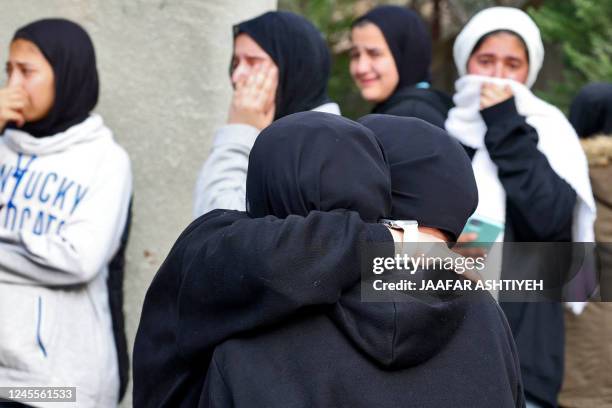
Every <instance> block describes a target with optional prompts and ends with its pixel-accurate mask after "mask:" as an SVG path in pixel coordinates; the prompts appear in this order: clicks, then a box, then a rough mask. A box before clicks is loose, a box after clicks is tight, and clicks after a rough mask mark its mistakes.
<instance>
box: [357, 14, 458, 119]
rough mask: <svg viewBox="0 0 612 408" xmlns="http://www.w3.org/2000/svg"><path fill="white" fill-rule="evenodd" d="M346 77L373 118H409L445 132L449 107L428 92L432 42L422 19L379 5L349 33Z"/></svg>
mask: <svg viewBox="0 0 612 408" xmlns="http://www.w3.org/2000/svg"><path fill="white" fill-rule="evenodd" d="M350 56H351V63H350V72H351V76H352V77H353V80H354V81H355V84H356V85H357V86H358V87H359V89H360V91H361V96H362V97H363V98H364V99H365V100H366V101H369V102H373V103H375V104H376V106H375V107H374V111H373V112H374V113H386V114H390V115H397V116H412V117H417V118H420V119H423V120H425V121H427V122H429V123H431V124H433V125H436V126H438V127H440V128H442V129H443V128H444V121H445V120H446V113H447V112H448V110H449V109H450V108H451V107H452V101H451V99H450V98H449V97H448V96H447V95H446V94H444V93H442V92H440V91H437V90H433V89H431V85H430V74H429V66H430V64H431V38H430V35H429V32H428V29H427V27H426V26H425V23H424V22H423V20H422V19H421V18H420V17H419V16H418V15H417V14H416V13H415V12H413V11H411V10H409V9H407V8H405V7H399V6H379V7H376V8H374V9H372V10H371V11H370V12H368V13H366V14H364V15H363V16H361V17H359V18H358V19H357V20H355V22H354V23H353V25H352V29H351V51H350Z"/></svg>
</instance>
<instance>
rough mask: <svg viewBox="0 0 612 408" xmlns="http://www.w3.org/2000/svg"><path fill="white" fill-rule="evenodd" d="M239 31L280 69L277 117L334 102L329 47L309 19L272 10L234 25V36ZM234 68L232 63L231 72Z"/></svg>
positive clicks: (275, 117) (276, 106) (277, 91)
mask: <svg viewBox="0 0 612 408" xmlns="http://www.w3.org/2000/svg"><path fill="white" fill-rule="evenodd" d="M240 34H246V35H248V36H250V37H251V38H252V39H253V40H255V42H256V43H257V44H258V45H259V46H260V47H261V48H263V50H264V51H265V52H266V53H267V54H268V55H269V56H270V58H272V61H274V64H275V65H276V67H277V68H278V87H277V89H276V100H275V113H274V119H278V118H282V117H283V116H286V115H290V114H292V113H296V112H302V111H307V110H311V109H314V108H316V107H318V106H321V105H323V104H325V103H327V102H330V101H331V100H330V99H329V97H328V96H327V81H328V80H329V73H330V69H331V62H330V56H329V50H328V49H327V44H326V43H325V39H324V38H323V35H322V34H321V33H320V32H319V30H317V29H316V28H315V26H313V25H312V23H311V22H310V21H308V20H306V19H305V18H303V17H301V16H298V15H297V14H293V13H290V12H287V11H270V12H267V13H265V14H262V15H261V16H259V17H256V18H254V19H251V20H247V21H244V22H242V23H239V24H237V25H235V26H234V38H236V37H237V36H239V35H240ZM235 68H236V67H235V66H234V65H232V67H231V71H232V73H233V70H234V69H235Z"/></svg>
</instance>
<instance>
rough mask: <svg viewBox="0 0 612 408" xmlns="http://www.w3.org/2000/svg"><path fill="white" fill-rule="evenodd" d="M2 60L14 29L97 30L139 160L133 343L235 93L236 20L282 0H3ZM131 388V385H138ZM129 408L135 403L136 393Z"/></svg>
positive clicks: (105, 93) (100, 53)
mask: <svg viewBox="0 0 612 408" xmlns="http://www.w3.org/2000/svg"><path fill="white" fill-rule="evenodd" d="M1 5H2V13H0V61H2V62H3V63H4V61H6V57H7V50H8V44H9V41H10V39H11V38H12V35H13V32H14V31H15V30H16V29H17V28H18V27H20V26H22V25H24V24H27V23H29V22H31V21H33V20H35V19H38V18H42V17H66V18H70V19H73V20H75V21H77V22H79V23H81V24H82V25H83V26H84V27H85V28H86V30H87V31H88V32H89V34H90V35H91V36H92V38H93V41H94V44H95V47H96V52H97V57H98V69H99V74H100V82H101V86H102V89H101V97H100V102H99V104H98V107H97V109H96V111H97V112H99V113H101V114H102V116H103V117H104V119H105V121H106V123H107V125H108V126H109V127H110V128H111V129H112V130H113V131H114V133H115V137H116V138H117V140H118V141H119V143H120V144H121V145H123V146H124V147H125V148H126V150H127V151H128V153H129V154H130V157H131V159H132V166H133V172H134V208H133V213H134V218H133V224H132V234H131V239H130V244H129V247H128V269H127V274H126V282H125V298H126V304H125V312H126V316H127V330H128V338H129V343H130V347H131V345H132V344H133V340H134V334H135V331H136V328H137V325H138V320H139V317H140V310H141V307H142V301H143V299H144V295H145V291H146V289H147V287H148V285H149V283H150V281H151V279H152V277H153V275H154V273H155V271H156V270H157V268H158V267H159V265H160V264H161V262H162V261H163V260H164V258H165V256H166V254H167V253H168V250H169V249H170V247H171V245H172V244H173V243H174V241H175V239H176V238H177V236H178V234H179V233H180V232H181V231H182V230H183V228H184V227H185V226H186V225H187V224H188V223H189V222H190V220H191V210H192V195H193V194H192V193H193V187H194V183H195V178H196V174H197V171H198V169H199V167H200V166H201V164H202V162H203V160H204V159H205V158H206V155H207V154H208V149H209V146H210V142H211V135H212V131H213V129H214V128H215V127H216V126H219V125H220V124H222V123H223V122H224V120H225V119H226V115H227V106H228V105H229V101H230V93H231V87H230V83H229V79H228V67H229V59H230V53H231V43H232V35H231V26H232V24H234V23H236V22H238V21H241V20H244V19H247V18H250V17H253V16H255V15H258V14H260V13H262V12H264V11H267V10H270V9H274V8H275V7H276V0H249V1H240V0H223V1H222V0H218V1H202V0H36V1H32V0H30V1H23V0H3V1H2V4H1ZM130 392H131V391H130ZM122 406H125V407H127V406H131V398H130V396H129V395H128V397H127V398H126V400H125V401H124V403H123V404H122Z"/></svg>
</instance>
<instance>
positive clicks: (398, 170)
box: [359, 114, 478, 241]
mask: <svg viewBox="0 0 612 408" xmlns="http://www.w3.org/2000/svg"><path fill="white" fill-rule="evenodd" d="M359 123H361V124H363V125H364V126H365V127H367V128H369V129H370V130H372V131H373V132H374V134H376V137H378V140H379V141H380V143H381V144H382V146H383V149H384V151H385V154H386V156H387V160H388V161H389V166H390V167H391V185H392V188H393V209H392V210H391V218H393V219H398V220H416V221H418V222H419V224H420V225H423V226H427V227H432V228H437V229H440V230H442V231H444V232H446V233H447V234H449V236H450V238H451V241H456V240H457V237H458V236H459V234H460V233H461V231H462V230H463V227H464V226H465V223H466V221H467V219H468V218H469V217H470V215H472V213H473V212H474V210H476V206H477V205H478V188H477V187H476V180H475V179H474V172H473V171H472V164H471V162H470V159H469V158H468V156H467V154H466V153H465V151H464V149H463V148H462V147H461V145H459V143H458V142H457V141H456V140H454V139H453V138H452V137H450V136H449V135H448V133H446V131H444V130H442V129H440V128H438V127H437V126H434V125H431V124H429V123H427V122H425V121H423V120H421V119H416V118H406V117H399V116H392V115H377V114H373V115H367V116H364V117H363V118H361V119H359Z"/></svg>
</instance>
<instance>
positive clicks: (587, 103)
mask: <svg viewBox="0 0 612 408" xmlns="http://www.w3.org/2000/svg"><path fill="white" fill-rule="evenodd" d="M569 117H570V122H571V123H572V126H574V129H576V133H578V136H580V137H590V136H595V135H596V134H598V133H603V134H607V135H609V134H612V83H609V82H596V83H592V84H588V85H585V86H584V87H582V89H581V90H580V92H578V95H576V97H575V98H574V100H573V101H572V105H571V107H570V115H569Z"/></svg>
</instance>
